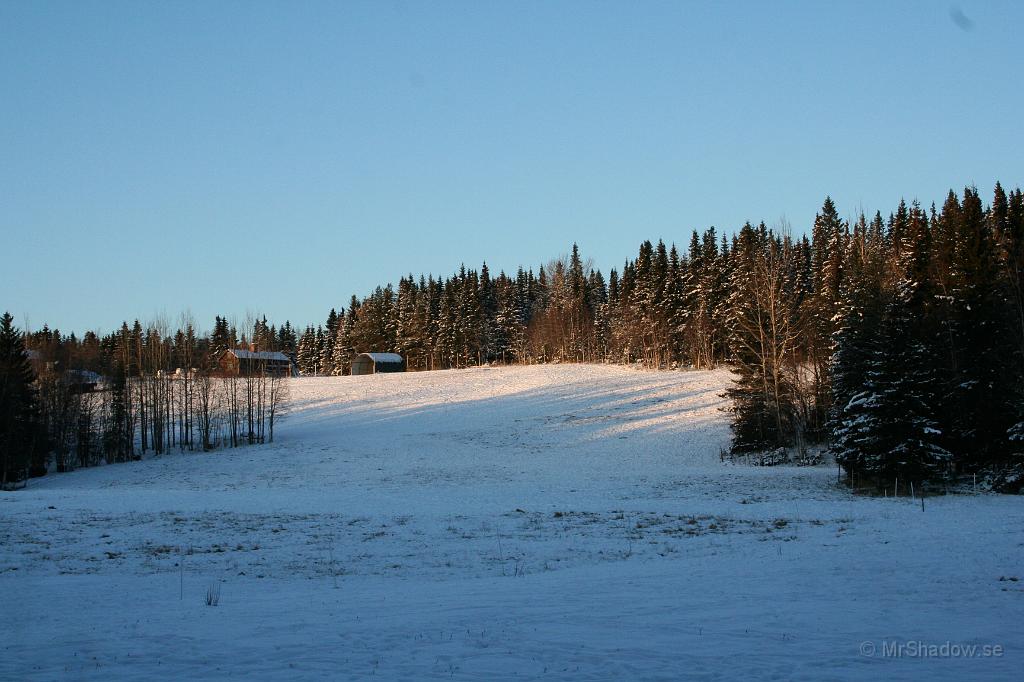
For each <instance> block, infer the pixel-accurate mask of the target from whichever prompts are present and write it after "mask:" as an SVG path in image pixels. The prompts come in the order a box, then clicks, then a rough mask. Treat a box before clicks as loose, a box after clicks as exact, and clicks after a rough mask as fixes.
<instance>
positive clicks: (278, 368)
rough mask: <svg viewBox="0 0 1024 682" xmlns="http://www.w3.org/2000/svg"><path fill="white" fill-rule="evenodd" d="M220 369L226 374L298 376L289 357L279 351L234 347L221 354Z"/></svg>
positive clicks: (232, 375)
mask: <svg viewBox="0 0 1024 682" xmlns="http://www.w3.org/2000/svg"><path fill="white" fill-rule="evenodd" d="M217 362H218V364H219V365H220V371H221V372H222V373H223V374H224V375H225V376H231V377H248V376H259V375H261V374H272V375H274V376H279V377H290V376H296V374H297V373H296V371H295V368H294V365H293V363H292V360H291V358H289V357H288V356H287V355H285V354H284V353H279V352H277V351H252V350H241V349H237V348H233V349H231V350H226V351H224V352H223V353H221V354H220V358H219V359H218V361H217Z"/></svg>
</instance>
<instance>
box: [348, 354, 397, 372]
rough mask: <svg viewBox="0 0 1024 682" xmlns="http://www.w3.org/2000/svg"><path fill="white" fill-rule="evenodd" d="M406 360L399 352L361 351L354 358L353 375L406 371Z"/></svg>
mask: <svg viewBox="0 0 1024 682" xmlns="http://www.w3.org/2000/svg"><path fill="white" fill-rule="evenodd" d="M404 371H405V360H403V359H402V356H401V355H399V354H398V353H360V354H359V355H357V356H356V357H354V358H353V359H352V375H353V376H355V375H357V374H377V373H378V372H404Z"/></svg>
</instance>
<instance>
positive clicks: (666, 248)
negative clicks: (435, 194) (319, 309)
mask: <svg viewBox="0 0 1024 682" xmlns="http://www.w3.org/2000/svg"><path fill="white" fill-rule="evenodd" d="M362 351H385V352H396V353H399V354H401V355H402V356H403V357H405V358H406V360H407V362H408V365H409V367H410V368H412V369H445V368H458V367H468V366H473V365H479V364H483V363H488V362H499V363H545V362H609V363H622V364H640V365H642V366H644V367H649V368H672V367H692V368H698V369H709V368H713V367H715V366H717V365H719V364H722V363H728V364H729V365H731V366H732V367H733V368H734V369H735V374H736V381H735V383H734V385H733V387H732V388H731V389H730V390H729V391H728V396H729V397H730V398H731V405H732V407H731V410H732V415H733V434H734V438H733V443H732V446H731V453H730V454H731V455H732V456H746V455H749V454H751V453H753V454H755V455H756V458H757V459H758V460H759V461H761V462H764V463H772V462H783V461H794V460H796V461H805V462H816V461H821V459H822V458H823V457H824V456H825V453H831V454H832V455H833V456H834V458H835V460H836V461H837V462H838V464H839V465H840V466H841V467H842V468H843V470H844V471H845V473H846V480H847V481H848V482H850V483H851V484H857V485H861V484H866V485H877V486H880V485H888V483H890V482H892V481H894V480H895V479H902V480H903V481H905V482H908V483H909V482H911V481H918V482H922V481H927V480H933V481H934V480H942V479H948V478H951V477H956V476H958V475H963V474H982V475H985V476H988V477H989V478H990V479H992V481H993V483H994V484H995V485H997V487H999V486H1001V487H1003V488H1008V489H1014V488H1017V489H1019V486H1020V482H1021V481H1022V480H1024V462H1022V459H1021V455H1020V454H1018V453H1020V452H1021V451H1022V450H1024V446H1022V442H1024V199H1022V195H1021V191H1020V189H1015V190H1013V191H1011V192H1006V191H1005V190H1004V189H1003V188H1002V186H1001V185H999V184H998V183H997V184H996V186H995V189H994V192H993V198H992V201H991V203H990V204H989V205H987V206H986V205H985V204H984V202H983V201H982V199H981V197H980V195H979V193H978V191H977V189H975V188H973V187H968V188H966V189H965V190H964V191H963V193H962V195H957V194H956V193H955V192H953V191H950V192H949V194H948V196H947V197H946V199H945V202H944V203H943V204H942V206H941V207H939V208H937V207H936V206H935V205H934V204H933V205H932V206H930V207H929V208H928V209H925V208H923V207H922V206H921V205H920V204H919V203H917V202H916V201H915V202H911V203H909V204H908V203H907V202H906V201H901V202H900V204H899V205H898V206H897V207H896V208H895V210H894V211H893V212H891V213H890V214H889V215H888V216H883V214H882V213H881V212H876V213H875V214H874V215H873V216H870V217H869V216H868V215H865V214H861V215H858V216H857V217H856V218H854V219H852V220H844V219H843V218H842V217H840V215H839V212H838V209H837V208H836V206H835V204H834V203H833V201H832V200H831V199H830V198H826V199H825V201H824V203H823V205H822V207H821V209H820V211H819V212H818V213H817V214H816V217H815V220H814V224H813V226H812V229H811V230H810V234H805V235H801V236H794V235H793V234H792V232H791V230H790V228H789V227H788V225H785V224H782V225H777V226H775V227H773V228H769V227H767V226H766V225H765V224H764V223H761V224H759V225H756V226H755V225H752V224H749V223H748V224H746V225H744V226H743V227H742V228H741V229H740V230H739V231H738V232H736V233H735V234H734V235H732V236H731V237H726V236H725V235H721V236H719V235H718V234H717V233H716V230H715V228H713V227H712V228H709V229H707V230H705V231H703V232H698V231H694V232H693V233H692V235H691V237H690V240H689V243H688V247H687V248H686V249H685V250H680V249H678V248H677V247H676V245H675V244H671V245H666V244H665V243H664V242H662V241H658V242H657V243H656V244H655V243H652V242H650V241H645V242H643V243H642V244H641V245H640V249H639V253H638V254H637V256H636V257H635V258H633V259H628V260H626V262H625V263H624V264H623V266H622V267H621V269H612V270H611V271H610V272H609V273H608V276H607V279H606V278H605V276H604V275H603V274H602V273H601V271H600V270H596V269H594V268H593V267H591V265H590V263H589V262H587V261H584V260H583V259H582V257H581V256H580V253H579V250H578V248H577V247H576V246H575V245H574V246H573V248H572V251H571V253H570V255H568V256H567V257H564V258H561V259H556V260H553V261H551V262H549V263H547V264H544V265H542V266H540V267H539V268H538V269H537V271H536V272H535V271H534V270H533V269H529V270H523V269H522V268H520V269H519V270H518V271H517V272H516V273H515V274H514V275H508V274H506V273H504V272H500V273H499V274H498V275H497V276H492V274H491V273H490V271H489V269H488V267H487V265H486V263H485V264H484V265H483V266H482V267H481V268H480V269H479V270H473V269H467V268H465V267H462V268H460V269H459V271H458V272H456V273H454V274H453V275H451V276H450V277H447V278H443V279H441V278H437V279H435V278H434V277H433V276H422V275H421V276H420V277H419V278H418V279H416V278H414V277H413V276H412V275H409V276H407V277H403V278H401V279H400V280H399V283H398V287H397V289H396V288H395V287H393V286H392V285H391V284H388V285H386V286H381V287H378V288H376V289H375V290H374V291H373V292H372V293H371V294H370V295H369V296H366V297H364V298H362V299H359V298H357V297H356V296H353V297H352V298H351V300H350V302H349V305H348V306H347V308H342V309H341V312H338V311H337V310H335V309H332V310H331V311H330V314H329V315H328V317H327V321H326V324H324V325H320V326H318V327H315V328H314V327H307V328H306V329H305V330H304V331H303V332H302V334H301V335H300V336H299V339H298V343H297V345H296V347H295V352H296V356H297V361H298V363H299V367H300V369H301V370H302V371H303V373H309V374H335V375H340V374H346V373H348V372H349V367H350V364H351V361H352V358H353V356H354V355H355V354H356V353H357V352H362Z"/></svg>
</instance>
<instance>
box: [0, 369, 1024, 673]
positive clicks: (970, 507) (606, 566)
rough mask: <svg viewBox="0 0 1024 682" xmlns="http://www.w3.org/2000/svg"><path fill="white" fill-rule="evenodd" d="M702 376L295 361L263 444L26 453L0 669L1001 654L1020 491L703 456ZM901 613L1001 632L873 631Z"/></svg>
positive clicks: (948, 627) (0, 519) (716, 410)
mask: <svg viewBox="0 0 1024 682" xmlns="http://www.w3.org/2000/svg"><path fill="white" fill-rule="evenodd" d="M729 376H730V375H729V373H728V372H727V371H725V370H719V371H715V372H641V371H636V370H632V369H626V368H622V367H613V366H598V365H549V366H534V367H507V368H492V369H474V370H451V371H442V372H430V373H409V374H398V375H396V374H391V375H376V376H366V377H338V378H309V379H298V380H293V381H292V385H291V392H292V404H291V408H290V412H289V414H288V415H287V417H286V419H285V420H284V421H283V422H282V423H281V426H280V429H279V432H278V439H277V442H276V443H275V444H273V445H271V446H267V447H260V448H242V449H238V450H233V451H220V452H215V453H210V454H187V453H186V454H174V455H169V456H163V457H160V458H156V459H149V460H146V461H143V462H135V463H131V464H123V465H115V466H105V467H99V468H94V469H87V470H81V471H76V472H73V473H70V474H66V475H57V476H51V477H47V478H45V479H41V480H38V481H36V480H33V481H32V483H31V485H30V487H29V488H28V489H27V490H24V491H20V492H17V493H11V494H4V495H2V496H0V590H2V593H3V594H4V595H5V597H4V602H5V608H4V611H5V614H6V615H4V616H3V618H4V628H5V629H9V630H11V631H13V633H14V637H13V638H6V642H7V643H6V644H5V647H4V649H3V652H2V654H0V678H3V679H53V678H54V677H58V676H68V677H72V678H75V679H104V680H107V679H124V678H132V679H139V678H145V677H148V676H151V675H153V674H154V673H157V672H159V673H160V674H163V675H174V676H176V677H179V678H184V677H189V678H213V677H222V676H225V675H227V674H231V675H235V676H238V677H244V678H246V679H254V678H255V679H260V678H263V679H268V678H275V679H279V678H281V677H284V676H287V677H288V678H290V679H297V680H298V679H321V678H339V677H364V676H370V675H381V676H383V677H385V678H393V677H403V678H425V677H438V678H446V679H449V678H455V679H469V678H480V679H496V678H509V677H520V678H529V679H534V678H552V679H560V678H573V679H607V678H609V677H616V678H620V679H621V678H635V677H645V678H666V679H669V678H677V677H679V676H682V675H690V676H695V677H701V678H705V679H735V678H738V677H741V676H750V675H756V676H757V677H766V676H778V677H780V678H784V679H820V678H822V677H829V678H835V679H860V678H866V677H875V676H879V675H885V676H887V677H889V678H892V679H900V678H910V677H918V676H920V675H921V674H922V673H924V672H927V673H928V674H930V675H931V676H932V677H934V678H935V679H965V678H966V677H973V678H976V679H980V678H982V677H987V678H990V679H996V678H1004V679H1006V678H1009V677H1011V676H1012V674H1015V673H1016V672H1017V671H1019V670H1020V665H1021V658H1020V656H1021V654H1020V652H1021V650H1022V647H1024V633H1022V632H1021V630H1020V628H1019V626H1018V624H1019V620H1020V617H1021V615H1022V612H1024V602H1022V599H1024V588H1022V587H1021V585H1022V584H1024V583H1021V582H1020V581H1019V580H1018V579H1019V578H1022V577H1024V576H1022V575H1021V569H1020V566H1021V565H1022V558H1024V556H1022V548H1024V504H1022V501H1021V499H1020V498H1019V497H1000V496H948V497H944V498H929V499H928V500H927V502H926V506H925V511H924V512H922V511H921V508H920V505H919V504H914V503H911V501H910V500H906V499H902V498H901V499H895V500H894V499H891V498H890V499H867V498H858V497H855V496H852V495H851V494H849V493H848V492H847V491H845V490H843V489H839V488H837V487H836V486H835V479H836V471H835V469H834V468H832V467H815V468H792V467H780V468H750V467H744V466H736V465H730V464H722V463H721V462H720V461H719V453H720V451H721V449H722V448H724V447H727V445H728V442H729V429H728V419H727V415H726V414H725V413H724V412H723V411H722V408H723V407H724V406H725V401H724V399H723V398H722V397H721V394H722V392H723V390H724V389H725V387H726V385H727V383H728V381H729ZM213 586H217V587H216V589H219V591H220V602H219V605H218V606H216V607H215V608H214V607H212V606H207V605H206V603H205V600H206V595H207V592H208V591H210V590H211V588H212V587H213ZM908 640H913V641H922V642H926V643H929V644H931V643H934V644H942V643H945V642H949V641H951V642H954V643H958V644H977V645H979V646H981V645H989V644H991V645H1001V646H1002V647H1003V648H1004V649H1005V653H1004V655H1001V656H994V657H985V658H980V657H976V658H956V659H950V658H939V657H930V658H912V657H903V658H892V657H884V656H882V655H881V654H882V647H883V642H886V641H900V642H905V641H908ZM865 643H870V647H876V649H869V648H866V647H868V645H867V644H865ZM42 651H45V652H46V655H45V656H44V655H41V654H40V652H42ZM866 654H868V655H866Z"/></svg>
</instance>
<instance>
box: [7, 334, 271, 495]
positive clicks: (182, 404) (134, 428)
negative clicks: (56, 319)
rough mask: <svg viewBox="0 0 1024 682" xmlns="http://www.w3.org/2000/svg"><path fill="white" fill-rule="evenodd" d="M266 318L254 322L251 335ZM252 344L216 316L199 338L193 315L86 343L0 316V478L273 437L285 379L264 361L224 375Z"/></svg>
mask: <svg viewBox="0 0 1024 682" xmlns="http://www.w3.org/2000/svg"><path fill="white" fill-rule="evenodd" d="M264 327H265V321H264V320H261V321H258V322H256V323H255V324H253V325H252V329H253V331H252V338H255V337H256V335H257V334H260V333H262V332H263V329H264ZM237 348H247V349H248V348H251V346H250V342H249V341H248V339H247V338H246V335H244V334H243V335H242V337H241V338H239V337H238V334H237V332H236V331H235V330H234V329H233V328H231V327H229V326H227V323H226V321H225V320H224V319H223V318H220V317H217V321H216V323H215V327H214V332H213V333H211V334H210V335H207V336H200V335H197V334H196V332H195V327H194V324H193V323H192V321H191V320H188V319H185V320H184V321H183V323H182V325H181V326H180V327H179V328H177V329H176V330H175V331H173V332H170V331H169V329H168V325H167V324H166V323H153V324H150V325H147V326H145V327H143V325H142V324H141V323H139V322H138V321H136V322H135V323H134V324H133V325H131V326H129V325H128V324H127V323H124V324H123V325H122V326H121V328H120V329H119V330H118V331H116V332H114V333H112V334H108V335H105V336H99V335H97V334H96V333H95V332H86V333H85V334H84V335H83V336H82V337H81V338H78V337H77V336H76V335H75V334H73V333H72V334H68V335H63V334H61V332H60V331H59V330H56V329H54V330H51V329H50V328H49V327H47V326H44V327H43V328H42V329H40V330H38V331H34V332H26V333H22V332H21V331H19V330H18V329H17V328H16V327H15V326H14V321H13V318H12V317H11V316H10V315H9V314H5V315H4V316H3V317H2V318H0V414H2V418H3V422H2V423H0V482H2V483H3V485H5V486H6V485H9V484H11V483H16V482H19V481H22V480H24V479H25V478H26V477H31V476H40V475H43V474H45V473H47V471H49V470H53V471H57V472H63V471H69V470H71V469H74V468H77V467H87V466H93V465H96V464H98V463H100V462H106V463H116V462H126V461H131V460H137V459H140V458H141V457H142V456H144V455H145V454H146V453H152V454H156V455H159V454H162V453H166V452H169V451H172V450H177V451H182V452H184V451H209V450H213V449H216V448H219V447H239V446H242V445H254V444H260V443H266V442H272V441H273V437H274V426H275V422H277V421H279V420H280V418H281V415H282V411H283V409H284V406H285V403H286V399H287V383H286V381H285V377H283V376H281V375H280V374H279V373H277V372H273V371H269V370H268V368H267V367H266V364H265V361H262V360H260V359H259V357H260V356H259V355H257V356H256V360H254V361H251V362H249V364H248V366H247V370H248V371H246V372H244V373H241V374H238V373H234V374H232V373H226V372H225V371H224V370H223V368H222V366H221V364H220V358H221V356H222V354H223V352H224V351H225V350H229V349H237Z"/></svg>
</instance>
